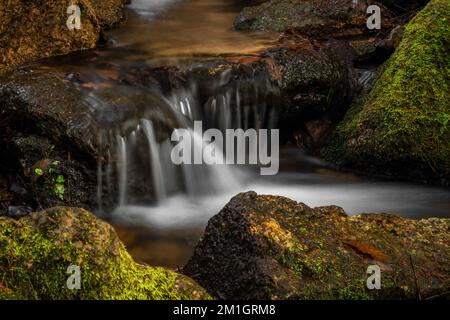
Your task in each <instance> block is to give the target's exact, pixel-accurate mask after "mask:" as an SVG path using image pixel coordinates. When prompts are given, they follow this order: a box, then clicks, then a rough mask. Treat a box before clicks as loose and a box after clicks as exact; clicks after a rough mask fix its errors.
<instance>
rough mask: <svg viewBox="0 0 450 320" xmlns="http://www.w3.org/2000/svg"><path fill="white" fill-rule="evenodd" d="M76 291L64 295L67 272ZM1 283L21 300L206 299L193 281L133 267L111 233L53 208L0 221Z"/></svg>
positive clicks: (86, 216) (81, 215)
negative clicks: (76, 274)
mask: <svg viewBox="0 0 450 320" xmlns="http://www.w3.org/2000/svg"><path fill="white" fill-rule="evenodd" d="M71 265H75V266H78V267H79V268H80V271H81V273H80V276H81V289H79V290H77V289H73V290H71V289H69V288H68V286H67V280H68V278H69V277H70V275H71V274H70V273H67V269H68V267H69V266H71ZM0 266H1V267H0V279H1V281H2V283H3V285H4V287H5V288H9V289H8V291H7V292H6V293H2V294H1V295H0V297H2V298H8V296H6V294H8V295H9V296H10V295H12V294H13V293H14V294H15V295H18V296H20V297H22V298H24V299H89V300H91V299H107V300H109V299H120V300H122V299H196V298H208V295H207V294H206V293H205V292H204V290H203V289H202V288H201V287H199V286H198V285H196V284H195V283H194V282H193V281H192V280H190V279H188V278H187V277H185V276H182V275H180V274H177V273H175V272H172V271H169V270H166V269H163V268H152V267H148V266H143V265H139V264H136V263H135V262H134V261H133V259H132V258H131V257H130V255H129V254H128V253H127V251H126V249H125V247H124V245H123V244H122V242H121V241H120V240H119V239H118V237H117V235H116V233H115V231H114V230H113V228H112V227H111V226H110V225H108V224H107V223H105V222H103V221H101V220H99V219H97V218H95V217H94V216H93V215H92V214H91V213H89V212H87V211H85V210H82V209H70V208H63V207H59V208H54V209H49V210H47V211H45V212H40V213H34V214H32V215H31V216H29V217H25V218H22V219H21V220H19V221H15V220H12V219H9V218H0Z"/></svg>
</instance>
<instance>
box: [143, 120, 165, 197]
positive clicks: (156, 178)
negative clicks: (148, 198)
mask: <svg viewBox="0 0 450 320" xmlns="http://www.w3.org/2000/svg"><path fill="white" fill-rule="evenodd" d="M142 127H143V129H144V132H145V135H146V137H147V141H148V144H149V147H150V150H149V158H150V167H151V169H152V170H151V171H152V178H153V188H154V194H155V197H156V201H157V202H161V201H162V200H164V199H165V198H166V185H165V182H164V177H163V170H162V165H161V158H160V156H159V155H160V152H159V148H158V144H157V143H156V139H155V131H154V130H153V124H152V122H151V121H149V120H147V119H142Z"/></svg>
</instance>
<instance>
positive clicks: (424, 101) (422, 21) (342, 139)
mask: <svg viewBox="0 0 450 320" xmlns="http://www.w3.org/2000/svg"><path fill="white" fill-rule="evenodd" d="M449 9H450V4H449V2H448V1H443V0H433V1H430V3H429V4H428V5H427V6H426V7H425V8H424V9H423V10H422V11H421V12H420V13H418V14H417V16H416V17H415V18H414V19H413V20H412V21H411V22H410V23H409V24H408V25H407V26H406V30H405V32H404V36H403V39H402V41H401V42H400V45H399V47H398V48H397V50H396V52H395V53H394V55H393V56H392V57H391V58H390V59H389V61H387V63H386V64H385V65H384V66H383V72H382V74H381V76H380V77H379V78H378V79H377V81H376V83H375V86H374V88H373V89H372V90H371V92H370V93H369V94H368V95H365V96H363V97H362V98H360V99H359V100H358V101H357V102H356V103H354V105H353V106H352V107H351V109H350V110H349V111H348V113H347V115H346V117H345V119H344V120H343V122H342V123H341V124H340V125H339V126H338V128H337V130H336V132H335V133H334V135H333V141H332V143H331V146H330V147H329V148H327V149H326V150H325V151H324V155H325V156H326V157H327V158H328V159H329V160H331V161H333V162H334V163H336V164H337V165H338V166H340V167H344V168H350V169H356V170H361V171H364V172H366V173H376V174H380V173H385V174H386V175H388V176H391V177H396V178H406V179H410V180H416V181H424V182H431V183H437V184H443V185H448V184H449V181H450V127H449V120H450V104H449V103H448V102H449V101H450V95H449V92H450V91H449V84H450V82H449V76H448V65H449V63H450V56H449V54H448V49H447V48H448V46H449V41H450V29H449V28H448V22H449V19H450V16H449V12H450V11H449Z"/></svg>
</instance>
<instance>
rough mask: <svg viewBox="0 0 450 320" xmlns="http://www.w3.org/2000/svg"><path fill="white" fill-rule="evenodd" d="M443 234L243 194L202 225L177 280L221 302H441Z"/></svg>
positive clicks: (441, 227) (441, 223)
mask: <svg viewBox="0 0 450 320" xmlns="http://www.w3.org/2000/svg"><path fill="white" fill-rule="evenodd" d="M449 227H450V220H449V219H437V218H431V219H424V220H409V219H405V218H401V217H399V216H396V215H387V214H361V215H357V216H348V215H347V214H346V213H345V212H344V211H343V210H342V209H341V208H338V207H334V206H330V207H320V208H315V209H312V208H309V207H308V206H306V205H305V204H302V203H297V202H295V201H292V200H289V199H287V198H283V197H275V196H258V195H257V194H256V193H254V192H248V193H244V194H240V195H238V196H236V197H234V198H233V199H232V200H231V201H230V202H229V203H228V204H227V205H226V206H225V207H224V208H223V209H222V211H221V212H220V213H219V214H218V215H216V216H214V217H213V218H212V219H211V220H210V221H209V223H208V226H207V228H206V231H205V233H204V235H203V237H202V239H201V240H200V242H199V243H198V245H197V247H196V249H195V252H194V254H193V256H192V258H191V259H190V260H189V262H188V263H187V265H186V266H185V267H184V269H183V272H184V273H185V274H186V275H189V276H191V277H192V278H194V279H195V280H196V281H197V282H198V283H199V284H201V285H202V286H203V287H204V288H205V289H206V290H208V292H210V293H211V294H212V295H214V296H216V297H218V298H221V299H262V300H265V299H414V298H416V297H417V294H418V293H419V292H420V295H421V297H422V298H424V299H425V298H428V297H432V296H435V295H441V294H447V295H448V292H449V287H450V279H449V276H448V275H449V266H448V260H449V252H450V251H449V240H450V233H449ZM370 265H378V266H379V268H380V269H381V289H380V290H369V289H367V287H366V281H367V279H368V277H369V275H368V274H367V273H366V272H367V269H368V267H369V266H370ZM416 279H417V286H416Z"/></svg>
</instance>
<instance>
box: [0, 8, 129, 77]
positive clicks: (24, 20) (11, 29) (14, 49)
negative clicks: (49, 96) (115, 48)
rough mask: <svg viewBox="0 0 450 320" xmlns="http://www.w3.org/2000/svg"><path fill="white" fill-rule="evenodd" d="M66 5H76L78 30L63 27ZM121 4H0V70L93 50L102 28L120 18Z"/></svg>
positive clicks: (66, 16)
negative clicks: (78, 15) (78, 16)
mask: <svg viewBox="0 0 450 320" xmlns="http://www.w3.org/2000/svg"><path fill="white" fill-rule="evenodd" d="M70 4H78V5H79V6H80V9H81V29H79V30H69V28H68V27H67V26H66V21H67V19H68V17H69V15H68V14H67V8H68V6H69V5H70ZM123 4H124V1H123V0H106V1H105V0H102V1H100V0H80V1H77V2H74V3H70V2H66V1H59V0H45V1H23V0H13V1H2V2H1V3H0V12H1V14H0V17H1V18H0V48H1V49H0V71H2V69H6V68H12V67H14V66H17V65H19V64H22V63H24V62H28V61H31V60H35V59H39V58H43V57H49V56H55V55H62V54H67V53H69V52H72V51H78V50H85V49H91V48H94V47H95V46H96V44H97V41H98V39H99V37H100V34H101V32H102V28H105V27H107V26H108V27H109V26H113V25H115V24H117V23H118V22H119V21H120V20H121V19H122V17H123Z"/></svg>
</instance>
